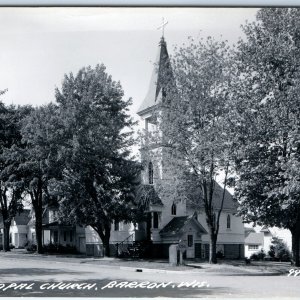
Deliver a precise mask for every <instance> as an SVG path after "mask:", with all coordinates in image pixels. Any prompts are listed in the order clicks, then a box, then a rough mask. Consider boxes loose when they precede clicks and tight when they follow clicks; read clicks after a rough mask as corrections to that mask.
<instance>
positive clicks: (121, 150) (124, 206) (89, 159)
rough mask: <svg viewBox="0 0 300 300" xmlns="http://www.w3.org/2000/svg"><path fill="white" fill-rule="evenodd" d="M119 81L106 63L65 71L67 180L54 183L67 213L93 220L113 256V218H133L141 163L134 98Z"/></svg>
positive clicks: (62, 104)
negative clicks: (135, 152)
mask: <svg viewBox="0 0 300 300" xmlns="http://www.w3.org/2000/svg"><path fill="white" fill-rule="evenodd" d="M122 98H123V90H122V88H121V85H120V83H119V82H115V81H113V80H112V78H111V76H109V75H108V74H107V73H106V71H105V67H104V65H97V66H96V67H95V68H94V69H92V68H91V67H88V68H83V69H81V70H80V71H79V72H78V74H77V75H76V76H73V74H70V75H69V76H67V75H65V78H64V81H63V83H62V88H61V90H58V89H57V90H56V100H57V102H58V104H59V110H60V118H61V120H63V122H64V137H65V141H64V145H63V146H62V147H61V149H60V151H61V152H60V153H61V156H62V157H63V158H64V160H65V166H64V170H63V180H60V181H57V182H55V183H54V184H53V192H56V193H57V195H59V196H60V198H61V201H60V208H61V215H62V219H63V221H65V222H75V223H76V224H81V225H84V226H91V227H92V228H93V229H94V230H95V231H96V232H97V233H98V235H99V237H100V238H101V240H102V243H103V245H104V249H105V255H107V256H109V254H110V249H109V240H110V230H111V224H112V222H113V221H129V220H131V219H132V217H133V216H132V212H133V189H134V187H135V182H136V178H137V175H138V172H139V169H140V168H139V165H138V164H137V163H136V162H134V161H132V160H131V158H130V155H129V154H130V151H129V150H130V149H129V147H130V146H131V145H132V144H133V139H132V126H133V122H132V120H131V118H130V117H129V116H128V108H129V105H130V104H131V100H128V101H124V100H123V99H122Z"/></svg>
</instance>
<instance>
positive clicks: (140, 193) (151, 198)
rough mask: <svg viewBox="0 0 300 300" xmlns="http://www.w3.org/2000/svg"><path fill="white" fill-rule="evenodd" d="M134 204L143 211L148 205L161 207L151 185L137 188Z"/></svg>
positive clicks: (159, 200)
mask: <svg viewBox="0 0 300 300" xmlns="http://www.w3.org/2000/svg"><path fill="white" fill-rule="evenodd" d="M136 202H137V203H138V205H142V206H144V207H145V209H148V208H149V205H159V206H163V203H162V201H161V199H160V198H159V196H158V194H157V192H156V190H155V188H154V186H153V185H151V184H141V185H140V186H139V187H138V189H137V191H136Z"/></svg>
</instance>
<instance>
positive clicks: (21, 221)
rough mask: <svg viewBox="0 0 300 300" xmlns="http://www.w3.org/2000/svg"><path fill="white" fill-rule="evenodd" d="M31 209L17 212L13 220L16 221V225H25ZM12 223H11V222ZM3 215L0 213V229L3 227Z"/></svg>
mask: <svg viewBox="0 0 300 300" xmlns="http://www.w3.org/2000/svg"><path fill="white" fill-rule="evenodd" d="M30 212H31V210H30V209H24V210H23V211H22V212H20V213H17V214H16V215H15V217H14V221H15V222H16V225H27V224H28V223H29V221H30V219H31V214H30ZM12 225H13V224H12ZM3 227H4V225H3V217H2V215H0V229H3Z"/></svg>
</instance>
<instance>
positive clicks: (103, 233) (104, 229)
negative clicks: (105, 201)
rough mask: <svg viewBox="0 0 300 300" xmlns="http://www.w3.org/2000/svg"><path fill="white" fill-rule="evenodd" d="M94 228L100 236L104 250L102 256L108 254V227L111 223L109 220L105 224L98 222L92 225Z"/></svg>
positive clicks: (109, 227)
mask: <svg viewBox="0 0 300 300" xmlns="http://www.w3.org/2000/svg"><path fill="white" fill-rule="evenodd" d="M92 227H93V228H94V230H96V232H97V233H98V235H99V237H100V238H101V241H102V244H103V250H104V256H107V257H109V256H110V247H109V240H110V229H111V225H110V223H109V221H107V222H106V224H104V225H103V224H98V225H96V226H92Z"/></svg>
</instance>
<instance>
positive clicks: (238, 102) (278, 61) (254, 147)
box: [232, 8, 300, 266]
mask: <svg viewBox="0 0 300 300" xmlns="http://www.w3.org/2000/svg"><path fill="white" fill-rule="evenodd" d="M243 30H244V33H245V36H246V38H245V39H244V40H240V42H239V44H238V49H237V50H238V51H237V57H236V82H235V86H234V88H233V89H232V91H233V93H232V96H233V97H232V99H234V101H235V104H234V106H235V107H234V109H233V110H234V111H235V116H233V118H232V121H233V122H235V132H236V134H237V136H238V137H239V152H238V155H237V156H236V171H237V175H238V176H237V178H238V181H237V186H236V196H237V199H238V201H239V204H240V213H241V214H242V215H243V216H244V218H245V220H246V221H249V222H250V221H252V222H256V223H263V224H266V225H269V226H279V227H283V228H287V229H289V230H290V231H291V233H292V239H293V243H292V244H293V255H294V260H295V262H296V265H297V266H299V265H300V261H299V238H300V197H299V195H300V194H299V192H300V179H299V178H300V173H299V170H300V169H299V165H300V164H299V163H300V144H299V137H300V136H299V125H300V123H299V117H300V103H299V100H298V95H299V87H300V86H299V78H300V72H299V71H300V68H299V59H300V42H299V41H300V39H299V37H300V10H299V9H298V8H265V9H261V10H260V11H259V12H258V13H257V21H256V22H254V23H251V24H246V25H245V26H244V27H243Z"/></svg>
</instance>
